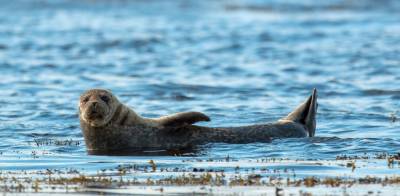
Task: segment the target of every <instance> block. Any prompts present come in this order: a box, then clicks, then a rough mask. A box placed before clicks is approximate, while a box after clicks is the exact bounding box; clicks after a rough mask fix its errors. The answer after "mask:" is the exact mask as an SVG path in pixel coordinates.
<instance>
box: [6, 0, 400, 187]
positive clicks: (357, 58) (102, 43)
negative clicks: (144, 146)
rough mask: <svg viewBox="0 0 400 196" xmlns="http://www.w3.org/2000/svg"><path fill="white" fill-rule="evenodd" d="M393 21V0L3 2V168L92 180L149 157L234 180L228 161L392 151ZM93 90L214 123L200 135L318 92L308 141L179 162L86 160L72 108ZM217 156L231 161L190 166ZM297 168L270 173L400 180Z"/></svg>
mask: <svg viewBox="0 0 400 196" xmlns="http://www.w3.org/2000/svg"><path fill="white" fill-rule="evenodd" d="M399 13H400V3H399V2H398V1H372V0H371V1H368V0H363V1H345V0H343V1H339V0H330V1H323V2H317V1H302V2H298V1H291V0H287V1H273V0H270V1H266V2H262V1H256V0H254V1H252V0H249V1H151V2H146V1H122V0H121V1H117V0H116V1H22V0H18V1H12V2H11V1H10V2H9V1H4V2H1V5H0V73H1V80H0V92H2V93H1V96H0V138H1V140H2V142H1V143H0V153H1V156H0V170H2V171H21V170H28V171H29V170H45V169H63V168H74V169H79V170H82V171H84V173H88V174H94V173H96V172H97V171H99V170H101V169H110V168H115V167H117V166H118V165H120V164H126V163H129V164H132V163H135V164H139V165H140V164H147V162H148V160H150V159H152V160H154V161H155V162H156V163H158V164H159V165H161V166H165V167H171V168H175V167H179V168H186V169H189V170H191V169H192V168H194V167H199V168H209V167H217V168H225V169H226V171H227V173H229V171H231V173H232V174H233V173H234V168H235V167H236V166H237V165H242V166H245V165H246V163H248V162H249V161H250V162H252V161H253V162H254V161H255V160H258V159H263V158H285V159H286V158H289V159H290V160H296V159H304V160H311V159H312V160H315V159H317V160H326V161H329V160H334V159H335V158H336V156H338V155H342V154H347V155H363V154H365V153H366V154H367V155H368V156H369V155H373V154H375V153H390V154H393V153H397V152H398V149H399V148H400V134H399V127H400V124H399V121H398V117H397V116H399V115H400V111H399V106H400V104H399V99H400V88H399V86H400V64H399V62H400V56H399V53H400V48H399V45H400V36H399V35H400V14H399ZM94 87H102V88H107V89H111V90H112V91H113V92H114V93H115V94H116V95H117V96H118V97H119V98H120V100H121V101H122V102H124V103H126V104H127V105H129V106H131V107H132V108H134V110H135V111H137V112H138V113H139V114H142V115H143V116H146V117H157V116H160V115H165V114H170V113H174V112H179V111H187V110H193V111H201V112H204V113H206V114H208V115H209V116H210V117H211V119H212V121H211V122H209V123H200V124H201V125H209V126H240V125H248V124H253V123H263V122H271V121H274V120H276V119H279V118H281V117H283V116H284V115H286V114H287V113H289V112H290V111H291V110H292V109H293V108H294V107H295V106H297V105H298V104H299V103H300V102H302V101H303V100H305V98H306V97H307V96H308V95H309V94H310V92H311V89H312V88H314V87H315V88H317V89H318V90H319V108H318V116H317V131H316V137H315V138H300V139H279V140H274V141H273V142H272V143H267V144H264V143H256V144H210V145H206V146H203V147H202V149H201V150H200V151H199V152H197V153H196V154H190V155H189V156H184V157H175V156H152V157H146V156H128V157H108V156H89V155H87V154H86V151H85V145H84V142H83V138H82V134H81V130H80V127H79V122H78V115H77V103H78V98H79V95H80V94H81V93H82V92H83V91H85V90H87V89H90V88H94ZM65 140H68V141H70V143H68V144H69V145H64V144H63V143H62V142H64V143H65ZM38 141H42V142H43V141H45V142H46V141H47V143H46V144H44V145H37V142H38ZM57 142H58V143H57ZM60 142H61V143H60ZM227 156H229V157H231V158H233V159H235V160H237V161H238V162H236V163H235V164H229V163H227V162H226V163H222V165H221V164H217V163H215V164H214V163H212V162H211V163H204V162H203V164H200V165H196V164H194V163H192V162H187V161H188V160H197V159H199V160H208V159H213V160H220V159H221V160H222V159H225V158H226V157H227ZM368 164H371V163H368ZM372 164H373V163H372ZM385 164H386V163H384V162H379V164H378V165H380V166H382V165H385ZM297 165H300V166H299V167H296V166H297ZM305 165H307V164H305ZM303 166H304V164H297V163H296V164H294V163H292V162H290V161H289V162H285V163H283V164H280V165H279V164H278V166H277V167H279V168H285V167H289V168H291V167H294V168H296V170H298V173H300V176H301V175H302V174H304V175H303V176H310V175H315V176H320V175H322V176H337V175H341V174H342V173H341V172H344V171H345V173H346V172H347V173H348V175H352V176H364V175H368V174H370V175H378V176H379V175H381V176H382V175H392V174H398V173H399V170H398V168H397V169H396V168H395V169H393V168H387V167H379V168H375V166H371V167H374V168H375V169H374V170H370V169H368V170H365V171H356V172H355V173H354V172H353V173H352V172H351V171H350V170H349V169H348V168H346V167H341V166H333V167H329V166H326V165H325V166H319V165H314V166H308V167H303ZM251 167H255V168H260V167H262V166H260V165H257V164H252V165H251ZM321 169H322V170H323V171H324V172H322V173H321V172H320V170H321ZM175 174H180V173H179V172H175V173H174V175H175ZM168 175H170V174H167V176H168ZM346 175H347V174H346ZM160 176H161V177H162V174H160V173H155V174H153V175H152V174H148V173H139V174H135V177H136V178H139V179H141V178H143V179H146V178H148V177H152V178H160Z"/></svg>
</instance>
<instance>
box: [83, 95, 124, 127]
mask: <svg viewBox="0 0 400 196" xmlns="http://www.w3.org/2000/svg"><path fill="white" fill-rule="evenodd" d="M119 105H120V103H119V101H118V99H117V98H116V97H115V96H114V95H112V93H111V92H110V91H108V90H104V89H91V90H88V91H86V92H84V93H83V94H82V95H81V97H80V100H79V117H80V119H81V120H82V121H84V122H85V123H87V124H89V125H90V126H93V127H101V126H104V125H106V124H107V123H108V122H109V121H110V120H111V119H112V117H113V116H114V113H115V111H116V109H117V107H118V106H119Z"/></svg>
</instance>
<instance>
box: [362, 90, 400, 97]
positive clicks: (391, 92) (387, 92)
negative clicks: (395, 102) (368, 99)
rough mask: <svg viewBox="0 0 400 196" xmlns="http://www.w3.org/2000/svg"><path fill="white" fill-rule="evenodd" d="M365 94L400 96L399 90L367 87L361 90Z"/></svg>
mask: <svg viewBox="0 0 400 196" xmlns="http://www.w3.org/2000/svg"><path fill="white" fill-rule="evenodd" d="M362 92H363V94H364V95H367V96H382V95H393V96H400V90H385V89H367V90H363V91H362Z"/></svg>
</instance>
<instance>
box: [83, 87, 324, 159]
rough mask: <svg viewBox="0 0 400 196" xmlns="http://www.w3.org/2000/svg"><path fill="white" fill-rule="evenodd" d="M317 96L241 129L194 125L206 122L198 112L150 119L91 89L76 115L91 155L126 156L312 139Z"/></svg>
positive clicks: (86, 93) (206, 118) (107, 93)
mask: <svg viewBox="0 0 400 196" xmlns="http://www.w3.org/2000/svg"><path fill="white" fill-rule="evenodd" d="M316 110H317V95H316V90H315V89H314V91H313V93H312V95H311V96H310V97H309V98H308V99H307V101H305V102H304V103H303V104H301V105H300V106H299V107H298V108H297V109H296V110H294V111H293V112H292V113H290V114H289V115H288V116H287V117H285V118H282V119H280V120H278V121H277V122H275V123H268V124H259V125H250V126H241V127H205V126H196V125H193V124H194V123H196V122H199V121H209V120H210V119H209V117H207V116H206V115H204V114H202V113H200V112H182V113H177V114H173V115H169V116H165V117H161V118H156V119H150V118H143V117H141V116H139V115H137V114H136V113H135V112H134V111H133V110H131V109H130V108H128V107H127V106H125V105H123V104H121V103H120V102H119V101H118V99H117V98H116V97H115V96H113V95H112V94H111V92H109V91H106V90H102V89H92V90H89V91H87V92H85V93H84V94H83V95H82V96H81V99H80V103H79V114H80V115H79V116H80V123H81V128H82V132H83V135H84V137H85V143H86V147H87V150H88V153H89V154H107V155H115V154H127V153H130V152H133V151H143V150H174V149H178V150H179V149H185V148H191V147H194V146H196V145H199V144H206V143H215V142H224V143H251V142H270V141H271V139H272V138H287V137H307V136H309V137H313V136H314V133H315V126H316V123H315V115H316Z"/></svg>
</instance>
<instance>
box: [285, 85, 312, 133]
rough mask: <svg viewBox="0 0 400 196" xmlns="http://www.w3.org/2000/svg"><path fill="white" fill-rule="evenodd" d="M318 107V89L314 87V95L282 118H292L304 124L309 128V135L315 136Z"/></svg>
mask: <svg viewBox="0 0 400 196" xmlns="http://www.w3.org/2000/svg"><path fill="white" fill-rule="evenodd" d="M317 107H318V104H317V89H315V88H314V89H313V92H312V95H311V96H310V97H309V98H308V99H307V100H306V101H305V102H304V103H302V104H300V105H299V106H298V107H297V108H296V109H295V110H294V111H293V112H291V113H290V114H288V115H287V116H286V117H285V118H283V119H282V120H292V121H295V122H298V123H301V124H303V125H304V126H305V127H306V128H307V130H308V136H309V137H313V136H314V135H315V127H316V120H315V119H316V118H315V116H316V114H317Z"/></svg>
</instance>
